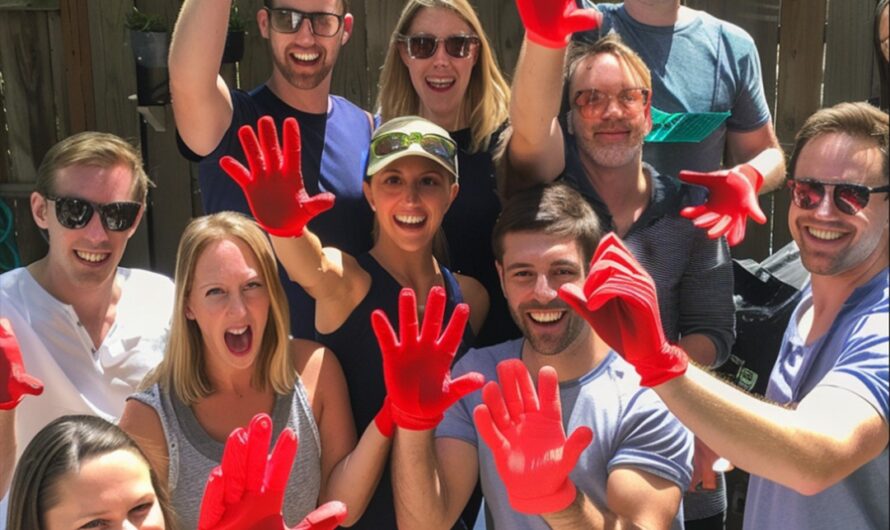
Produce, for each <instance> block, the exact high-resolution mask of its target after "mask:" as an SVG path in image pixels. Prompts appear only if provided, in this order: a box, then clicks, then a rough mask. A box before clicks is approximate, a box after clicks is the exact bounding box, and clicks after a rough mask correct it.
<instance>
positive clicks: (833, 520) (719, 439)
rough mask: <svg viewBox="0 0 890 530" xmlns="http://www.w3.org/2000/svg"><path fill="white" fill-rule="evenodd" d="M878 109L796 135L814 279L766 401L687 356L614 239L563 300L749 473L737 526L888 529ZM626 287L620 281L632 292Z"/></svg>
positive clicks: (888, 322) (805, 249)
mask: <svg viewBox="0 0 890 530" xmlns="http://www.w3.org/2000/svg"><path fill="white" fill-rule="evenodd" d="M888 143H890V141H888V116H887V114H886V113H884V112H881V111H879V110H877V109H876V108H874V107H871V106H870V105H868V104H866V103H841V104H839V105H836V106H834V107H831V108H827V109H823V110H820V111H818V112H816V113H815V114H814V115H813V116H811V117H810V118H809V119H808V120H807V121H806V123H804V125H803V128H802V129H801V131H800V132H799V133H798V135H797V140H796V143H795V147H794V153H793V155H792V157H791V161H790V164H789V165H790V169H791V174H792V175H793V178H792V180H791V187H792V199H793V200H792V204H791V206H790V207H789V212H788V224H789V227H790V228H791V232H792V235H793V236H794V240H795V241H796V242H797V245H798V246H799V247H800V256H801V261H802V262H803V265H804V266H805V267H806V269H807V270H808V271H809V272H810V273H811V281H810V283H809V285H807V286H805V288H804V290H803V297H802V299H801V301H800V303H799V304H798V306H797V307H796V308H795V311H794V313H793V314H792V316H791V320H790V322H789V324H788V328H787V329H786V331H785V337H784V340H783V344H782V347H781V350H780V351H779V355H778V359H777V361H776V364H775V366H774V367H773V371H772V374H771V375H770V380H769V385H768V387H767V391H766V398H767V400H769V401H762V400H760V399H756V398H754V397H751V396H749V395H747V394H745V393H744V392H742V391H740V390H738V389H737V388H736V387H733V386H730V385H727V384H724V383H723V382H721V381H718V380H717V379H715V378H713V377H712V376H710V375H708V374H707V373H705V372H704V371H702V370H701V369H699V368H698V367H696V366H694V365H688V366H687V362H686V353H685V352H684V351H683V348H682V347H680V346H676V345H673V344H670V343H669V342H668V340H666V339H665V336H664V334H663V332H662V330H661V326H660V325H659V322H658V306H657V302H656V300H655V294H654V289H653V287H652V279H651V278H649V277H648V275H647V274H646V273H645V271H643V269H642V267H640V265H639V264H637V263H636V262H635V261H634V260H633V258H632V257H630V256H629V254H628V252H627V251H626V250H625V249H624V248H623V247H622V246H621V245H620V243H616V242H615V241H612V244H610V245H609V246H608V248H601V249H600V250H598V251H597V256H598V258H599V259H597V258H595V263H594V264H593V267H592V268H593V270H595V271H596V273H595V274H591V275H590V276H589V277H588V279H587V281H586V283H585V286H584V288H583V290H582V289H577V288H569V289H567V290H565V291H564V292H563V293H561V294H562V296H563V298H564V299H566V301H568V302H569V303H570V304H572V305H573V306H574V307H575V308H576V310H577V311H579V312H580V313H581V314H582V315H584V316H585V318H587V320H588V321H589V322H590V323H591V325H592V326H593V328H594V330H595V331H597V332H599V333H601V334H603V336H604V337H605V338H606V341H607V342H609V343H610V344H612V345H613V346H616V345H619V346H616V347H617V349H618V350H619V351H621V352H622V353H623V355H624V357H625V359H627V360H628V362H630V363H631V364H633V365H634V367H635V368H636V370H637V372H639V373H640V374H641V375H642V376H643V378H644V379H647V378H648V379H649V380H651V381H652V383H651V384H650V385H649V386H652V387H653V388H654V389H655V391H656V392H657V393H658V394H659V396H661V398H662V400H663V401H664V403H665V404H667V406H668V407H669V408H670V409H671V411H672V412H673V413H674V414H676V415H677V417H678V418H680V420H681V421H682V422H683V423H684V424H685V425H686V426H687V427H689V428H690V429H691V430H692V431H693V432H694V433H695V434H696V435H697V436H698V437H699V438H700V439H701V440H703V441H704V442H705V443H707V444H708V445H709V446H710V447H712V448H713V449H714V450H715V451H716V452H717V453H719V454H720V455H722V456H724V457H727V458H728V459H730V460H731V461H732V462H733V463H734V464H735V465H737V466H739V467H740V468H742V469H744V470H746V471H748V472H749V473H751V481H750V483H749V486H748V495H747V500H746V503H745V519H744V524H745V528H751V529H758V530H760V529H772V528H777V529H778V528H781V529H783V530H785V529H789V530H797V529H800V530H804V529H805V530H820V529H826V530H828V529H831V530H836V529H838V528H888V527H890V509H888V505H887V498H888V496H890V481H888V479H887V466H888V441H890V429H888V412H890V411H888V409H890V404H888V403H890V376H888V364H890V358H888V350H890V337H888V326H890V309H888V307H890V306H888V300H890V275H888V265H890V256H888V232H890V227H888V225H890V202H888V196H887V193H888V189H890V187H888V174H887V169H888ZM628 286H630V288H628Z"/></svg>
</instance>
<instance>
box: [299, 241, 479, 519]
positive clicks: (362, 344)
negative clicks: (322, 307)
mask: <svg viewBox="0 0 890 530" xmlns="http://www.w3.org/2000/svg"><path fill="white" fill-rule="evenodd" d="M356 260H357V261H358V263H359V265H361V267H362V268H363V269H365V270H366V271H367V272H368V274H370V275H371V288H370V290H369V291H368V294H367V295H366V296H365V298H364V299H363V300H362V301H361V303H359V305H358V306H357V307H356V308H355V309H354V310H353V311H352V313H351V314H350V315H349V318H347V319H346V322H344V323H343V325H342V326H340V327H339V328H338V329H337V330H336V331H334V332H333V333H327V334H325V333H316V340H317V341H318V342H320V343H322V344H324V345H325V346H327V347H328V348H330V349H331V350H332V351H333V352H334V354H335V355H336V356H337V359H338V360H339V361H340V364H341V365H342V366H343V373H344V375H345V376H346V384H347V386H348V387H349V401H350V404H351V405H352V414H353V417H354V418H355V428H356V431H357V432H358V434H359V436H361V434H362V433H363V432H364V431H365V428H367V426H368V425H369V424H370V423H371V422H372V421H373V420H374V416H376V415H377V412H378V411H380V407H381V406H382V405H383V398H384V397H385V396H386V386H385V384H384V381H383V362H382V358H381V354H380V346H379V345H378V344H377V337H376V336H375V335H374V330H373V329H371V313H372V312H373V311H374V310H375V309H382V310H383V311H384V312H385V313H386V316H387V317H388V318H389V321H390V323H391V324H392V326H393V328H394V329H396V330H398V329H399V328H398V326H399V318H398V316H399V293H400V292H401V290H402V286H401V285H400V284H399V282H398V281H396V279H395V278H393V277H392V275H390V274H389V273H388V272H387V271H386V270H385V269H384V268H383V267H382V266H381V265H380V263H378V262H377V260H376V259H374V258H373V257H372V256H371V255H370V254H363V255H361V256H358V257H357V258H356ZM440 269H441V270H442V278H443V280H444V282H445V293H446V304H445V319H446V320H445V322H447V321H448V319H449V318H450V317H451V314H452V312H453V311H454V308H455V306H456V305H457V304H459V303H461V302H463V295H462V294H461V291H460V285H458V283H457V279H456V278H455V277H454V275H452V274H451V272H450V271H449V270H448V269H446V268H445V267H440ZM472 344H473V332H472V330H471V329H470V326H469V325H467V327H466V330H465V331H464V338H463V341H462V342H461V346H460V348H459V350H458V353H457V355H456V356H455V360H457V359H458V358H460V356H461V355H463V354H464V352H466V351H467V350H468V349H469V347H470V346H472ZM383 469H384V471H383V477H382V478H381V479H380V484H379V485H378V486H377V491H375V492H374V496H373V497H372V498H371V502H370V503H369V504H368V508H367V510H365V513H364V515H362V518H361V519H359V521H358V522H357V523H356V524H355V526H352V527H351V528H354V529H368V530H378V529H389V528H393V529H394V528H396V518H395V510H394V507H393V498H392V482H391V477H390V472H389V464H388V463H387V465H386V466H385V467H384V468H383Z"/></svg>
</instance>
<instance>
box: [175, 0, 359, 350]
mask: <svg viewBox="0 0 890 530" xmlns="http://www.w3.org/2000/svg"><path fill="white" fill-rule="evenodd" d="M231 3H232V2H231V0H186V1H184V2H183V5H182V10H181V11H180V14H179V18H178V20H177V22H176V28H175V31H174V33H173V42H172V44H171V47H170V61H169V67H170V89H171V93H172V96H173V111H174V116H175V118H176V126H177V129H178V132H179V135H180V136H181V139H182V141H183V143H184V146H185V147H187V149H183V153H184V154H185V155H186V156H187V157H189V158H191V159H193V160H196V161H198V162H199V165H198V172H199V180H200V185H201V199H202V202H203V205H204V211H205V213H215V212H219V211H223V210H231V211H237V212H241V213H244V214H245V215H250V209H249V208H248V206H247V201H246V199H245V197H244V193H243V192H242V191H241V189H240V188H239V187H238V185H237V184H235V182H234V181H233V180H232V179H230V178H228V176H227V175H226V174H225V173H224V172H223V171H222V170H221V169H220V167H219V160H220V159H221V158H222V157H223V156H226V155H230V156H233V157H235V158H236V159H238V160H239V161H240V162H241V163H246V158H245V155H244V153H243V152H242V150H241V146H240V144H239V141H238V129H239V128H240V127H241V126H242V125H251V126H252V125H255V124H256V123H257V121H258V120H259V118H260V117H261V116H266V115H268V116H272V117H273V118H274V119H275V122H276V124H277V126H278V129H279V130H281V129H282V123H283V122H284V119H285V118H287V117H294V118H296V119H297V121H298V123H299V125H300V132H301V135H300V137H301V143H302V153H303V156H302V163H303V166H302V167H303V179H304V181H305V185H306V190H307V191H309V192H310V194H313V195H314V194H317V193H319V192H331V193H333V194H334V195H335V196H336V197H337V201H336V203H335V204H334V207H333V208H331V210H330V211H328V212H325V213H324V214H322V215H319V216H318V217H316V218H315V219H313V220H312V222H311V223H310V225H309V226H310V228H312V230H313V231H314V232H315V233H317V234H318V235H319V236H321V237H322V239H323V240H324V241H325V242H327V243H329V244H331V245H333V246H336V247H337V248H340V249H342V250H345V251H347V252H349V253H351V254H354V255H358V254H361V253H363V252H365V251H366V250H368V249H369V248H370V245H371V234H370V230H369V229H368V227H369V226H371V211H370V209H369V208H368V205H367V203H366V201H365V199H364V196H363V195H362V176H363V174H364V169H365V168H364V163H365V160H366V159H367V153H368V144H369V143H370V140H371V129H372V121H371V116H370V115H369V114H368V113H367V112H365V111H363V110H362V109H360V108H358V107H357V106H355V105H353V104H352V103H350V102H349V101H347V100H346V99H344V98H342V97H339V96H333V95H331V94H330V88H331V74H332V70H333V67H334V64H335V63H336V62H337V57H338V56H339V54H340V49H341V47H342V46H343V45H345V44H346V42H347V41H348V40H349V35H350V33H351V32H352V24H353V17H352V15H351V14H350V13H349V5H348V0H265V2H264V6H263V7H262V8H261V9H260V10H259V11H257V14H256V19H257V25H258V26H259V31H260V34H261V35H262V36H263V38H265V39H266V40H267V42H268V45H269V54H270V57H271V60H272V61H271V62H272V72H271V75H270V76H269V79H268V80H267V81H266V82H265V83H263V84H262V85H260V86H257V87H255V88H254V89H252V90H251V91H250V92H244V91H241V90H236V89H233V88H230V87H228V86H226V83H225V81H224V80H223V79H222V77H220V76H219V64H220V60H221V58H222V54H223V48H224V45H225V38H226V29H225V28H226V25H227V20H228V17H229V11H230V8H231ZM281 279H282V284H283V285H284V288H285V291H286V293H287V297H288V302H289V304H290V314H291V332H292V334H293V335H294V336H295V337H299V338H309V339H312V338H314V336H315V329H314V327H313V324H312V322H313V319H312V318H311V315H313V314H314V313H315V304H314V302H313V300H312V298H311V297H309V296H308V295H307V294H306V293H305V291H304V290H303V289H302V288H301V287H300V286H299V285H297V284H296V283H294V282H291V281H289V280H288V279H287V276H286V275H285V274H284V272H283V269H282V270H281ZM307 315H308V316H307Z"/></svg>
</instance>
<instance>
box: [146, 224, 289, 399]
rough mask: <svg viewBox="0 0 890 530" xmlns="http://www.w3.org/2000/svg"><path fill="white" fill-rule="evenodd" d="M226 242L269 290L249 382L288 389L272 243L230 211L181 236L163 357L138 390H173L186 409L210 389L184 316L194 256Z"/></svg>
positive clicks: (198, 343) (194, 328)
mask: <svg viewBox="0 0 890 530" xmlns="http://www.w3.org/2000/svg"><path fill="white" fill-rule="evenodd" d="M226 239H228V240H235V239H238V240H240V241H242V242H244V243H245V244H246V245H247V246H248V247H249V248H250V249H251V250H253V252H254V254H255V255H256V258H257V262H259V265H260V271H261V272H262V277H263V282H264V283H265V285H266V288H267V289H268V291H269V300H270V304H269V319H268V321H267V323H266V329H265V330H264V332H263V338H262V342H261V344H260V353H259V356H258V357H257V361H256V370H255V372H254V374H253V379H252V381H251V382H252V384H253V385H254V386H255V387H256V388H259V389H265V388H268V386H271V387H272V390H273V391H274V392H275V393H276V394H287V393H288V392H290V391H291V390H293V388H294V383H295V381H296V377H297V372H296V368H295V366H294V362H293V358H292V356H291V354H290V351H289V347H288V346H289V336H288V324H289V322H290V317H289V313H288V305H287V298H286V297H285V294H284V289H283V288H282V286H281V281H280V280H279V279H278V266H277V263H276V261H275V255H274V254H273V252H272V245H271V244H270V243H269V240H268V238H267V237H266V234H265V233H263V231H262V230H261V229H260V228H259V227H258V226H257V225H256V223H255V222H254V221H252V220H251V219H249V218H247V217H245V216H243V215H241V214H238V213H234V212H220V213H217V214H213V215H207V216H204V217H199V218H197V219H194V220H192V222H191V223H189V225H188V226H187V227H186V229H185V231H184V232H183V234H182V239H180V241H179V250H178V251H177V253H176V295H175V299H174V304H173V321H172V323H171V326H170V338H169V340H168V341H167V349H166V351H165V353H164V359H163V360H162V361H161V363H160V364H159V365H158V366H157V367H156V368H155V369H154V370H152V371H151V372H150V373H149V374H148V375H147V376H146V377H145V380H144V381H143V382H142V385H141V387H142V389H145V388H148V387H150V386H151V385H153V384H155V383H158V384H160V385H161V386H165V387H167V388H169V389H171V390H172V391H174V392H176V395H177V397H179V399H180V400H181V401H182V402H183V403H187V404H189V405H191V404H194V403H196V402H197V401H199V400H200V399H202V398H204V397H207V396H208V395H209V394H210V393H211V392H212V391H213V388H212V386H211V384H210V380H209V378H208V377H207V372H206V367H205V362H204V352H203V348H202V339H201V330H200V328H199V327H198V324H197V322H195V321H194V320H189V319H188V318H186V314H185V313H186V300H187V298H188V296H189V292H190V291H191V288H192V285H193V283H194V275H195V265H196V264H197V262H198V258H200V257H201V254H203V253H204V250H205V249H207V247H208V246H210V244H212V243H214V242H216V241H221V240H226ZM267 385H268V386H267Z"/></svg>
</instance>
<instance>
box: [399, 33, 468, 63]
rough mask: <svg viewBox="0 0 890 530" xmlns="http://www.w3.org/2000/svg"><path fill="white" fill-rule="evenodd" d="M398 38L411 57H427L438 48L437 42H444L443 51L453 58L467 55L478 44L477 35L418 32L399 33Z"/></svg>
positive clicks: (462, 57)
mask: <svg viewBox="0 0 890 530" xmlns="http://www.w3.org/2000/svg"><path fill="white" fill-rule="evenodd" d="M398 40H399V42H401V43H404V44H405V49H406V50H408V56H409V57H411V58H412V59H429V58H430V57H432V56H433V55H435V54H436V50H438V49H439V42H444V43H445V53H447V54H448V55H450V56H452V57H454V58H455V59H464V58H466V57H469V56H470V54H471V53H472V52H473V50H474V49H475V48H476V47H477V46H479V37H477V36H475V35H450V36H448V37H436V36H434V35H427V34H425V33H418V34H417V35H400V36H399V39H398Z"/></svg>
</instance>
